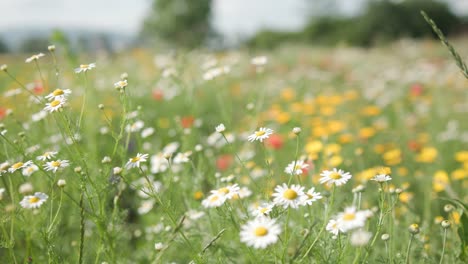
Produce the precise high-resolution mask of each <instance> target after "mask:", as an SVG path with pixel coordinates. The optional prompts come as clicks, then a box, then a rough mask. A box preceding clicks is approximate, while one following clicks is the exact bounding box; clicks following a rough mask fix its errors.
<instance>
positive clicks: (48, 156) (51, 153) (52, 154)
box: [36, 151, 58, 161]
mask: <svg viewBox="0 0 468 264" xmlns="http://www.w3.org/2000/svg"><path fill="white" fill-rule="evenodd" d="M57 153H58V152H57V151H46V152H44V153H43V154H42V155H40V156H37V157H36V159H37V160H41V161H46V160H51V159H52V158H55V155H57Z"/></svg>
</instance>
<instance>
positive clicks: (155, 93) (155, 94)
mask: <svg viewBox="0 0 468 264" xmlns="http://www.w3.org/2000/svg"><path fill="white" fill-rule="evenodd" d="M152 95H153V99H154V100H156V101H162V100H164V93H163V91H161V90H159V89H157V90H153V93H152Z"/></svg>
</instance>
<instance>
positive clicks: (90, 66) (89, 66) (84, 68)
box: [75, 63, 96, 73]
mask: <svg viewBox="0 0 468 264" xmlns="http://www.w3.org/2000/svg"><path fill="white" fill-rule="evenodd" d="M94 67H96V63H90V64H81V65H80V67H78V68H76V69H75V73H80V72H87V71H89V70H91V69H93V68H94Z"/></svg>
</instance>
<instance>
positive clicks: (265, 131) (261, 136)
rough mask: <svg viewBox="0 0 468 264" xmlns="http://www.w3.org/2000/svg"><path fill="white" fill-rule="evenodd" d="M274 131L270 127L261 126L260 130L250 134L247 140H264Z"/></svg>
mask: <svg viewBox="0 0 468 264" xmlns="http://www.w3.org/2000/svg"><path fill="white" fill-rule="evenodd" d="M273 132H274V131H273V130H272V129H270V128H266V127H261V128H260V129H259V130H257V131H255V132H254V133H253V134H252V135H250V136H248V137H247V140H248V141H250V142H253V141H255V140H258V141H260V142H263V140H265V139H267V138H268V137H270V135H271V134H273Z"/></svg>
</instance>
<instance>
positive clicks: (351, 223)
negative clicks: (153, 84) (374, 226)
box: [336, 206, 369, 233]
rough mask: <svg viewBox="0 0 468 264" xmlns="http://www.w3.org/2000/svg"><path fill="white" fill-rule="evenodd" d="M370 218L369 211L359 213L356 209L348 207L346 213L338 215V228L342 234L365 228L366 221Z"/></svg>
mask: <svg viewBox="0 0 468 264" xmlns="http://www.w3.org/2000/svg"><path fill="white" fill-rule="evenodd" d="M368 217H369V213H368V211H357V210H356V207H354V206H352V207H347V208H345V210H344V212H341V213H339V214H338V215H337V217H336V219H337V222H338V228H339V229H340V231H342V232H344V233H345V232H348V231H349V230H352V229H355V228H359V227H364V225H365V224H366V220H367V218H368Z"/></svg>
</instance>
